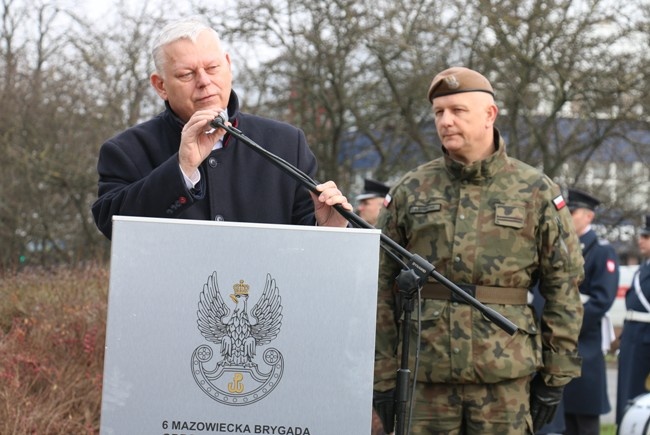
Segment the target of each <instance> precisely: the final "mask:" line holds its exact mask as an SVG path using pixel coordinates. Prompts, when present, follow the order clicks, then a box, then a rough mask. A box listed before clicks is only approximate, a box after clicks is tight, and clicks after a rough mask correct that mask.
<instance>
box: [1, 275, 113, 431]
mask: <svg viewBox="0 0 650 435" xmlns="http://www.w3.org/2000/svg"><path fill="white" fill-rule="evenodd" d="M107 291H108V268H106V267H103V266H98V265H90V266H88V265H85V266H79V267H75V268H71V267H60V268H56V269H36V270H33V269H32V270H23V271H20V272H15V273H6V274H5V276H2V277H1V278H0V433H2V434H6V435H21V434H39V435H40V434H96V433H99V418H100V408H101V388H102V371H103V360H104V341H105V330H106V303H107Z"/></svg>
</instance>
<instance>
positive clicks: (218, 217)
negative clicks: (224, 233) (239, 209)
mask: <svg viewBox="0 0 650 435" xmlns="http://www.w3.org/2000/svg"><path fill="white" fill-rule="evenodd" d="M214 220H215V221H217V222H222V221H225V219H224V218H223V216H221V215H220V214H218V215H216V216H215V217H214Z"/></svg>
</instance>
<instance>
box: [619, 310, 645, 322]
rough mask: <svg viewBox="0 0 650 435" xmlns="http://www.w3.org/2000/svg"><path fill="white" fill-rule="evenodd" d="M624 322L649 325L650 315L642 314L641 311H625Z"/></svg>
mask: <svg viewBox="0 0 650 435" xmlns="http://www.w3.org/2000/svg"><path fill="white" fill-rule="evenodd" d="M625 320H630V321H632V322H643V323H650V313H644V312H643V311H634V310H627V312H626V313H625Z"/></svg>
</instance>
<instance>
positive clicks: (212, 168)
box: [92, 91, 316, 239]
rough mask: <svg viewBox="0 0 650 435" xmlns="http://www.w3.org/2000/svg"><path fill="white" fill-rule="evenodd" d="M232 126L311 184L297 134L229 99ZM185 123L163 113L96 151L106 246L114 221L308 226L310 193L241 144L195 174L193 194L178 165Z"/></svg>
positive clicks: (230, 143)
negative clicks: (138, 218) (125, 218)
mask: <svg viewBox="0 0 650 435" xmlns="http://www.w3.org/2000/svg"><path fill="white" fill-rule="evenodd" d="M228 116H229V118H230V122H231V123H232V124H233V125H234V126H235V127H237V128H238V129H239V130H241V131H242V132H243V133H244V134H245V135H246V137H248V138H249V139H250V140H252V141H253V142H255V143H256V144H258V145H259V146H261V147H263V148H265V149H266V150H267V151H269V152H271V153H272V154H275V155H276V156H279V157H281V158H282V159H283V160H285V161H286V162H288V163H290V164H291V165H293V166H295V167H297V168H298V169H300V170H301V171H302V172H303V173H305V174H307V175H309V176H310V177H313V176H314V174H315V173H316V158H315V157H314V154H313V153H312V152H311V150H310V149H309V147H308V146H307V141H306V139H305V135H304V133H303V132H302V130H299V129H298V128H295V127H293V126H291V125H289V124H286V123H283V122H279V121H274V120H271V119H267V118H262V117H259V116H254V115H249V114H245V113H242V112H240V111H239V101H238V98H237V95H236V94H235V92H234V91H233V92H231V95H230V100H229V103H228ZM183 125H184V123H183V122H182V121H181V120H180V119H179V118H178V117H177V116H176V115H175V114H174V112H172V110H171V109H170V108H169V106H167V109H166V110H165V111H164V112H162V113H161V114H159V115H158V116H156V117H154V118H152V119H150V120H148V121H145V122H143V123H141V124H139V125H136V126H134V127H131V128H129V129H127V130H125V131H124V132H122V133H120V134H118V135H117V136H115V137H113V138H111V139H109V140H107V141H106V142H105V143H104V144H103V145H102V147H101V148H100V151H99V161H98V164H97V170H98V172H99V194H98V198H97V200H96V201H95V203H94V204H93V206H92V212H93V216H94V218H95V223H96V224H97V227H98V228H99V229H100V230H101V232H102V233H104V235H105V236H106V237H108V238H109V239H110V238H111V235H112V231H111V230H112V228H111V227H112V218H113V216H114V215H127V216H144V217H157V218H176V219H203V220H225V221H232V222H257V223H272V224H294V225H313V224H314V223H315V218H314V203H313V201H312V199H311V196H310V195H309V191H307V189H306V188H305V187H303V186H302V185H301V184H300V183H299V182H298V181H295V180H294V179H293V178H292V177H291V176H289V175H287V174H286V173H284V172H283V171H282V170H281V169H280V168H278V167H276V166H275V165H274V164H273V163H271V162H270V161H268V160H266V159H265V158H264V157H262V156H261V155H260V154H258V152H256V151H255V150H253V149H251V148H250V147H248V146H247V145H246V144H245V143H243V142H242V141H241V140H239V139H237V138H235V137H233V136H230V135H228V134H227V135H226V136H225V137H224V147H223V148H220V149H217V150H213V151H212V153H211V154H210V155H209V156H208V157H207V158H206V159H205V161H203V163H202V164H201V166H200V167H199V171H200V172H201V181H200V183H199V185H198V186H197V187H198V188H197V189H188V188H187V187H186V186H185V181H184V178H183V174H182V172H181V170H180V167H179V165H178V148H179V146H180V142H181V131H182V129H183Z"/></svg>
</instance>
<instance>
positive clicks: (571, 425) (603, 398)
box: [563, 189, 619, 435]
mask: <svg viewBox="0 0 650 435" xmlns="http://www.w3.org/2000/svg"><path fill="white" fill-rule="evenodd" d="M599 205H600V201H599V200H598V199H596V198H595V197H593V196H592V195H590V194H589V193H587V192H584V191H581V190H577V189H569V192H568V206H569V211H571V218H572V220H573V224H574V226H575V230H576V233H577V234H578V236H579V238H580V246H581V248H582V256H583V258H584V261H585V266H584V267H585V278H584V281H582V284H580V287H579V288H580V298H581V300H582V303H583V308H584V317H583V320H582V327H581V329H580V336H579V338H578V354H579V355H580V356H581V357H582V375H581V376H580V377H579V378H576V379H573V380H572V381H571V382H569V384H568V385H567V386H566V388H565V389H564V396H563V401H564V417H565V425H566V431H565V432H564V434H565V435H577V434H580V435H591V434H599V433H600V415H601V414H606V413H608V412H609V411H610V410H611V405H610V403H609V399H608V395H607V368H606V365H605V355H604V354H603V351H604V350H609V343H611V341H612V336H611V335H612V334H613V330H612V328H611V322H610V319H609V317H608V316H607V312H608V311H609V309H610V308H611V306H612V304H613V303H614V300H615V299H616V292H617V290H618V281H619V260H618V256H617V255H616V251H615V250H614V247H613V246H612V245H611V244H610V243H609V242H608V241H606V240H603V239H599V238H598V236H597V235H596V232H595V231H594V230H593V228H592V222H593V221H594V218H595V217H596V210H597V207H598V206H599ZM603 343H606V346H605V349H604V348H603V347H604V346H603Z"/></svg>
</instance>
